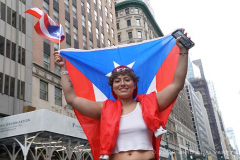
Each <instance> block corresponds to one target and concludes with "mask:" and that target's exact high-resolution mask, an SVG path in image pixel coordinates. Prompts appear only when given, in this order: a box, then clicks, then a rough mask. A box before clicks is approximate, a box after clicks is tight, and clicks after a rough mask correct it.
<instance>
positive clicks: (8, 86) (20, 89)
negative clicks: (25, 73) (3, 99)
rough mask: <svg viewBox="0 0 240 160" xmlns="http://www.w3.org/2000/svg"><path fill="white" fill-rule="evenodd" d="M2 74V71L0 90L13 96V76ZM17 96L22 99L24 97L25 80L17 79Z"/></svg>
mask: <svg viewBox="0 0 240 160" xmlns="http://www.w3.org/2000/svg"><path fill="white" fill-rule="evenodd" d="M3 76H4V75H3V73H1V72H0V92H1V93H4V94H6V95H9V96H11V97H14V93H15V78H14V77H11V76H9V75H6V74H5V76H4V77H3ZM3 78H4V81H3ZM3 83H4V84H3ZM17 98H18V99H23V100H24V98H25V82H23V81H20V80H17Z"/></svg>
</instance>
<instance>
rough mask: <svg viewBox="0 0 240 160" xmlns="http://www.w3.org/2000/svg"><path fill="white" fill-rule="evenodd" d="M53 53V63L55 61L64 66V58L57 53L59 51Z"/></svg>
mask: <svg viewBox="0 0 240 160" xmlns="http://www.w3.org/2000/svg"><path fill="white" fill-rule="evenodd" d="M53 55H54V63H56V64H57V65H58V66H59V67H60V68H62V67H65V65H66V64H65V60H64V58H63V57H62V56H61V55H60V54H59V51H56V52H54V53H53Z"/></svg>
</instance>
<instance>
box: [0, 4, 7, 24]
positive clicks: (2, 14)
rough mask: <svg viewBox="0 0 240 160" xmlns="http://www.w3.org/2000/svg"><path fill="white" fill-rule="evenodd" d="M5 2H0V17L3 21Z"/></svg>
mask: <svg viewBox="0 0 240 160" xmlns="http://www.w3.org/2000/svg"><path fill="white" fill-rule="evenodd" d="M5 11H6V10H5V4H4V3H2V2H1V11H0V12H1V13H0V17H1V19H2V20H3V21H5Z"/></svg>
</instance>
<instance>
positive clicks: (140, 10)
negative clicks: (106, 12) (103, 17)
mask: <svg viewBox="0 0 240 160" xmlns="http://www.w3.org/2000/svg"><path fill="white" fill-rule="evenodd" d="M115 10H116V26H117V38H118V44H128V43H135V42H141V41H143V40H148V39H153V38H157V37H162V36H163V33H162V31H161V29H160V27H159V26H158V24H157V22H156V21H155V19H154V16H153V14H152V13H153V10H152V8H151V7H150V1H149V0H148V1H147V0H143V1H141V0H139V1H138V0H136V1H131V0H115Z"/></svg>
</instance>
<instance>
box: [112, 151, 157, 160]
mask: <svg viewBox="0 0 240 160" xmlns="http://www.w3.org/2000/svg"><path fill="white" fill-rule="evenodd" d="M152 158H155V153H154V151H144V150H138V151H127V152H119V153H116V154H111V155H110V160H150V159H152Z"/></svg>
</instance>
